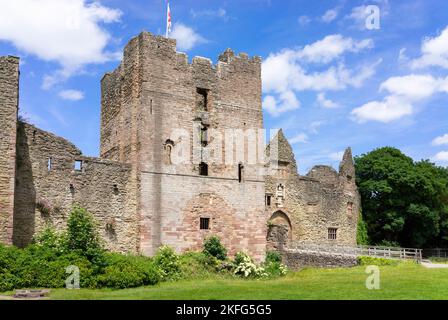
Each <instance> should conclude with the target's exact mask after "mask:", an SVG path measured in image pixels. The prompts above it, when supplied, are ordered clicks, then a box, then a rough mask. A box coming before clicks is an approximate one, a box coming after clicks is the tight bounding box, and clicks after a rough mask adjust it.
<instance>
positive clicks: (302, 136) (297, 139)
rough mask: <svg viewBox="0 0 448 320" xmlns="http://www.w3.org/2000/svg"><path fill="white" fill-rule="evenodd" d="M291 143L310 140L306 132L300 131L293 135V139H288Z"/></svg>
mask: <svg viewBox="0 0 448 320" xmlns="http://www.w3.org/2000/svg"><path fill="white" fill-rule="evenodd" d="M288 141H289V143H291V144H298V143H307V142H308V135H307V134H306V133H303V132H302V133H299V134H297V135H296V136H294V137H292V138H291V139H288Z"/></svg>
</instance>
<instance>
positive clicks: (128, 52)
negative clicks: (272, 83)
mask: <svg viewBox="0 0 448 320" xmlns="http://www.w3.org/2000/svg"><path fill="white" fill-rule="evenodd" d="M176 45H177V41H176V40H175V39H171V38H165V37H162V36H160V35H154V34H152V33H150V32H147V31H144V32H141V33H140V34H139V35H138V36H136V37H134V38H132V39H131V40H130V41H129V42H128V43H127V45H126V46H125V48H124V55H123V61H122V62H121V64H120V67H118V68H117V70H118V69H120V68H121V66H122V64H123V62H124V61H125V60H127V59H128V58H132V59H133V58H135V52H136V50H137V51H138V53H139V55H140V56H141V55H146V54H152V55H156V56H157V55H158V56H159V57H160V58H161V59H163V60H165V59H171V60H172V61H173V62H175V63H176V64H177V65H178V66H182V67H190V68H197V67H198V66H203V67H206V68H211V69H213V70H216V72H217V74H218V75H221V74H223V72H222V71H223V68H226V67H228V66H231V69H232V72H236V71H238V70H242V71H244V72H247V71H248V67H249V69H250V68H252V69H253V71H259V72H261V62H262V59H261V57H260V56H253V57H250V56H249V55H248V54H247V53H244V52H241V53H239V54H235V53H234V52H233V50H232V49H230V48H228V49H226V50H225V51H224V52H223V53H222V54H220V55H219V56H218V60H217V63H216V64H214V63H213V61H212V60H211V59H210V58H206V57H201V56H194V57H193V58H192V60H191V62H189V57H188V55H187V54H186V53H184V52H180V51H177V48H176ZM112 73H113V72H107V73H106V74H105V75H104V76H103V79H104V77H108V76H110V75H111V74H112Z"/></svg>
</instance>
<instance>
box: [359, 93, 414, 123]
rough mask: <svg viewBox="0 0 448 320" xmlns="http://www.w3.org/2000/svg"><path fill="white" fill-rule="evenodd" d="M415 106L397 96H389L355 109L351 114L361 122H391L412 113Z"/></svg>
mask: <svg viewBox="0 0 448 320" xmlns="http://www.w3.org/2000/svg"><path fill="white" fill-rule="evenodd" d="M413 111H414V108H413V106H412V105H411V104H410V103H408V102H407V101H405V100H402V99H400V98H398V97H395V96H388V97H386V98H385V99H384V100H383V101H372V102H369V103H366V104H364V105H362V106H361V107H359V108H356V109H354V110H353V111H352V112H351V114H352V116H353V117H354V119H355V120H356V121H358V122H359V123H365V122H367V121H379V122H384V123H389V122H391V121H394V120H398V119H400V118H402V117H404V116H408V115H411V114H412V113H413Z"/></svg>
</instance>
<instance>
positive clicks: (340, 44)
mask: <svg viewBox="0 0 448 320" xmlns="http://www.w3.org/2000/svg"><path fill="white" fill-rule="evenodd" d="M372 47H373V41H372V40H371V39H364V40H361V41H355V40H353V39H352V38H344V37H343V36H341V35H340V34H334V35H329V36H326V37H325V38H323V39H322V40H319V41H316V42H314V43H312V44H309V45H307V46H305V47H304V48H303V49H302V50H298V51H297V52H296V58H297V59H306V60H307V61H309V62H318V63H329V62H331V61H332V60H334V59H336V58H339V57H340V56H341V55H342V54H344V53H346V52H359V51H361V50H364V49H368V48H372Z"/></svg>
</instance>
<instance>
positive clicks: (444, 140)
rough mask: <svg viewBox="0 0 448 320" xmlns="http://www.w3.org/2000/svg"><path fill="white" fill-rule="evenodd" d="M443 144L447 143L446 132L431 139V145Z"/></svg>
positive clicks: (447, 135) (447, 136)
mask: <svg viewBox="0 0 448 320" xmlns="http://www.w3.org/2000/svg"><path fill="white" fill-rule="evenodd" d="M444 144H448V133H447V134H444V135H443V136H440V137H437V138H435V139H434V140H433V141H432V145H433V146H441V145H444Z"/></svg>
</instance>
